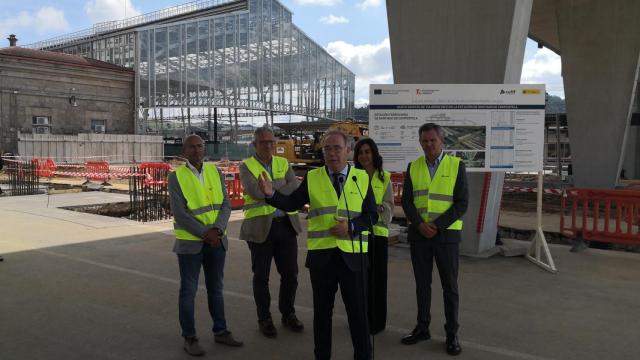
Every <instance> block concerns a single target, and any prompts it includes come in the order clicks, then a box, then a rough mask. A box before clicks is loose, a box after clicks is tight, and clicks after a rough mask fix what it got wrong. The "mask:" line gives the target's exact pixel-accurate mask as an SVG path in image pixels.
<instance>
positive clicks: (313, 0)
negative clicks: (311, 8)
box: [295, 0, 342, 6]
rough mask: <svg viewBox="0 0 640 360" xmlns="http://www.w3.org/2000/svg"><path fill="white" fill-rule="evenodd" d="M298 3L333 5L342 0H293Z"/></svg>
mask: <svg viewBox="0 0 640 360" xmlns="http://www.w3.org/2000/svg"><path fill="white" fill-rule="evenodd" d="M295 1H296V4H298V5H303V6H304V5H319V6H334V5H338V4H340V3H342V0H295Z"/></svg>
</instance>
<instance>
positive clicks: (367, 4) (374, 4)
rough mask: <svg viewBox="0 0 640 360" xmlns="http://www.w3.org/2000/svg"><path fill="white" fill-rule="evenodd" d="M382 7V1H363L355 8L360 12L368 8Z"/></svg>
mask: <svg viewBox="0 0 640 360" xmlns="http://www.w3.org/2000/svg"><path fill="white" fill-rule="evenodd" d="M380 5H382V0H363V1H362V2H359V3H358V4H357V5H356V6H357V7H359V8H360V9H362V10H367V9H368V8H376V7H378V6H380Z"/></svg>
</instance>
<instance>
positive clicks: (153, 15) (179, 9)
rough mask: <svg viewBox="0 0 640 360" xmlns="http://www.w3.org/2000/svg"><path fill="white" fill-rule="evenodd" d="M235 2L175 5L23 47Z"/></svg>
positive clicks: (204, 0)
mask: <svg viewBox="0 0 640 360" xmlns="http://www.w3.org/2000/svg"><path fill="white" fill-rule="evenodd" d="M235 1H237V0H199V1H192V2H188V3H185V4H181V5H176V6H173V7H170V8H166V9H162V10H157V11H154V12H150V13H147V14H142V15H138V16H134V17H130V18H126V19H122V20H113V21H105V22H101V23H97V24H95V25H93V27H91V28H89V29H84V30H80V31H76V32H73V33H70V34H65V35H61V36H57V37H54V38H51V39H47V40H43V41H39V42H36V43H33V44H28V45H25V46H24V47H25V48H30V49H47V48H51V47H56V46H60V45H63V44H65V43H71V42H77V41H82V40H88V39H90V38H92V37H95V36H97V35H100V34H104V33H109V32H113V31H116V30H120V29H126V28H129V27H133V26H138V25H143V24H147V23H150V22H154V21H158V20H162V19H166V18H170V17H173V16H178V15H183V14H186V13H190V12H194V11H200V10H204V9H207V8H211V7H214V6H219V5H223V4H226V3H230V2H235Z"/></svg>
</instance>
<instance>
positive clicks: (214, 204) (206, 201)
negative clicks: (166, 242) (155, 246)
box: [173, 164, 224, 241]
mask: <svg viewBox="0 0 640 360" xmlns="http://www.w3.org/2000/svg"><path fill="white" fill-rule="evenodd" d="M202 176H203V178H204V185H203V184H202V183H201V182H200V179H198V177H196V176H195V175H194V174H193V172H192V171H191V169H189V168H188V167H187V166H186V165H185V164H183V165H180V166H178V168H177V169H176V177H177V178H178V183H179V184H180V189H181V190H182V194H183V195H184V198H185V199H186V200H187V209H188V210H189V212H190V213H191V214H192V215H193V216H194V217H195V218H196V219H197V220H198V221H200V222H201V223H202V224H203V225H212V224H215V222H216V220H218V214H219V213H220V209H221V208H222V202H223V200H224V193H223V192H222V187H221V186H220V174H219V173H218V169H217V168H216V167H215V165H212V164H202ZM173 229H174V231H175V234H176V238H177V239H179V240H192V241H200V240H202V239H201V238H200V237H199V236H196V235H194V234H192V233H190V232H188V231H187V230H185V229H183V228H182V227H180V225H179V224H178V223H176V221H175V219H174V220H173Z"/></svg>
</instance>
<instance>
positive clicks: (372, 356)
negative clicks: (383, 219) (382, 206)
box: [351, 175, 376, 359]
mask: <svg viewBox="0 0 640 360" xmlns="http://www.w3.org/2000/svg"><path fill="white" fill-rule="evenodd" d="M351 180H353V182H354V183H355V184H356V187H357V188H358V193H360V198H361V199H362V205H363V207H364V199H365V198H364V196H363V195H362V190H360V185H358V177H357V176H355V175H353V176H352V177H351ZM367 220H369V221H368V224H367V225H369V228H368V230H369V240H371V239H373V241H367V243H368V244H369V245H371V246H369V247H371V249H372V250H373V253H372V254H371V258H372V259H373V260H372V261H371V264H369V266H371V267H372V269H373V263H374V262H375V249H376V247H375V244H374V243H375V235H374V234H373V221H371V216H369V215H367ZM360 254H361V255H362V233H360ZM360 261H361V262H362V279H363V280H362V282H363V283H366V281H364V276H365V274H364V261H362V256H361V259H360ZM372 273H373V270H372ZM371 285H372V286H371V292H372V294H370V296H374V294H373V293H374V292H375V286H376V285H375V282H374V281H372V282H371ZM363 289H364V287H363ZM363 292H364V291H363ZM371 299H372V303H371V305H372V306H371V307H372V311H371V315H372V319H371V321H372V323H373V322H374V320H375V318H376V313H375V301H376V300H375V297H372V298H371ZM367 305H368V304H367V298H366V296H365V309H366V307H367ZM369 330H370V329H367V331H369ZM370 336H371V339H372V340H371V359H375V349H376V336H375V335H370Z"/></svg>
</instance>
